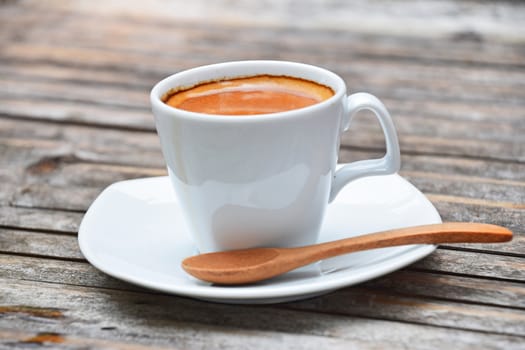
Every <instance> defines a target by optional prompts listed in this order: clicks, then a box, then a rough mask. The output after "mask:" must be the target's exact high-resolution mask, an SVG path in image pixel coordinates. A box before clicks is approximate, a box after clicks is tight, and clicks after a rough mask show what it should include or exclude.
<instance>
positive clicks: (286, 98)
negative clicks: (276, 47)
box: [163, 75, 334, 116]
mask: <svg viewBox="0 0 525 350" xmlns="http://www.w3.org/2000/svg"><path fill="white" fill-rule="evenodd" d="M333 95H334V92H333V90H332V89H331V88H329V87H327V86H324V85H321V84H318V83H315V82H313V81H309V80H304V79H299V78H293V77H287V76H273V75H257V76H253V77H247V78H235V79H225V80H219V81H214V82H208V83H203V84H199V85H196V86H193V87H191V88H189V89H184V90H177V91H170V92H168V93H167V94H166V95H165V96H164V98H163V101H164V102H165V103H166V104H168V105H169V106H172V107H175V108H178V109H183V110H187V111H191V112H198V113H206V114H217V115H232V116H234V115H236V116H241V115H254V114H267V113H277V112H284V111H289V110H292V109H298V108H303V107H307V106H311V105H313V104H316V103H319V102H321V101H324V100H326V99H328V98H330V97H332V96H333Z"/></svg>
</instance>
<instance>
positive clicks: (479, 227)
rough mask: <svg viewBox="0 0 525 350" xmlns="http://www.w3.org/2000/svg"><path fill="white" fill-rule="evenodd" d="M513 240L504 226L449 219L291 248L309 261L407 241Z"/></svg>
mask: <svg viewBox="0 0 525 350" xmlns="http://www.w3.org/2000/svg"><path fill="white" fill-rule="evenodd" d="M511 239H512V232H511V231H510V230H508V229H506V228H504V227H501V226H497V225H491V224H478V223H465V222H448V223H443V224H432V225H423V226H415V227H407V228H403V229H395V230H389V231H383V232H378V233H373V234H368V235H362V236H358V237H351V238H345V239H341V240H338V241H332V242H327V243H322V244H316V245H312V246H307V247H302V248H291V249H290V250H292V251H293V250H296V252H295V253H296V254H298V256H296V258H297V259H298V260H303V261H305V262H307V263H308V262H315V261H318V260H322V259H326V258H330V257H334V256H338V255H342V254H347V253H352V252H356V251H361V250H369V249H376V248H385V247H392V246H400V245H406V244H437V243H493V242H506V241H510V240H511Z"/></svg>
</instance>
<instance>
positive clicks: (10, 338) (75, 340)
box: [0, 329, 181, 350]
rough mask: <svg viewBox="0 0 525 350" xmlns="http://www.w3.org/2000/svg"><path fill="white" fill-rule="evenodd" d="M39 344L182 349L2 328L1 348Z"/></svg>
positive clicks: (132, 349) (131, 349)
mask: <svg viewBox="0 0 525 350" xmlns="http://www.w3.org/2000/svg"><path fill="white" fill-rule="evenodd" d="M37 346H45V347H51V346H52V347H53V349H70V350H76V349H78V350H81V349H82V350H83V349H122V350H152V349H158V350H162V349H181V348H180V347H177V346H173V345H171V344H169V345H168V344H166V347H164V346H162V347H161V346H158V345H152V346H148V345H138V344H134V343H132V342H121V341H115V340H107V339H94V338H89V337H85V336H84V337H79V336H71V335H66V334H63V333H56V332H35V331H34V330H29V329H28V330H27V331H26V332H21V331H20V330H8V329H0V349H17V348H31V347H37Z"/></svg>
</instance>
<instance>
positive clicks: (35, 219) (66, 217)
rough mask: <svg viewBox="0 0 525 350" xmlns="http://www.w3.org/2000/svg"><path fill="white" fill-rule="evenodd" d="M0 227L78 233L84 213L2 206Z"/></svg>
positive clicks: (0, 209) (0, 208)
mask: <svg viewBox="0 0 525 350" xmlns="http://www.w3.org/2000/svg"><path fill="white" fill-rule="evenodd" d="M0 213H2V215H0V227H4V228H5V227H9V228H20V229H30V230H40V231H45V230H48V231H54V232H63V233H72V234H76V232H77V231H78V227H79V224H80V221H81V220H82V217H83V216H84V213H73V212H68V211H60V210H56V209H53V210H43V209H32V208H14V207H8V206H4V207H0Z"/></svg>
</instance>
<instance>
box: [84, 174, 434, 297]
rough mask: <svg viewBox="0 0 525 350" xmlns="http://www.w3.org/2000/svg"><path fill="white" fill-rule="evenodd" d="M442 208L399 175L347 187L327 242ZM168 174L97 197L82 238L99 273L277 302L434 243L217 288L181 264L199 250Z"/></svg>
mask: <svg viewBox="0 0 525 350" xmlns="http://www.w3.org/2000/svg"><path fill="white" fill-rule="evenodd" d="M439 222H441V219H440V217H439V214H438V212H437V211H436V209H435V208H434V206H433V205H432V204H431V203H430V202H429V201H428V200H427V198H426V197H425V196H424V195H423V194H422V193H421V192H419V191H418V190H417V189H416V188H415V187H414V186H412V185H411V184H410V183H409V182H407V181H406V180H404V179H403V178H402V177H400V176H399V175H389V176H375V177H367V178H363V179H359V180H356V181H354V182H352V183H350V184H349V185H347V186H346V187H345V188H344V189H343V191H341V193H340V194H339V195H338V196H337V198H336V199H335V201H334V202H333V203H332V204H330V206H329V207H328V210H327V215H326V217H325V221H324V224H323V227H322V231H321V241H329V240H334V239H340V238H344V237H349V236H354V235H358V234H364V233H369V232H374V231H380V230H386V229H390V228H396V227H403V226H414V225H422V224H431V223H439ZM189 237H190V236H189V234H188V232H187V228H186V225H185V223H184V221H183V218H182V216H181V213H180V209H179V206H178V204H177V200H176V198H175V196H174V194H173V192H172V189H171V184H170V181H169V179H168V178H167V177H156V178H146V179H138V180H129V181H123V182H118V183H115V184H113V185H111V186H109V187H108V188H106V189H105V190H104V191H103V192H102V193H101V194H100V196H99V197H98V198H97V199H96V200H95V201H94V202H93V204H92V205H91V207H90V208H89V210H88V211H87V213H86V215H85V216H84V219H83V220H82V223H81V225H80V230H79V235H78V241H79V245H80V249H81V251H82V253H83V254H84V256H85V257H86V259H87V260H88V261H89V262H90V263H91V264H93V265H94V266H95V267H97V268H98V269H99V270H101V271H103V272H105V273H107V274H109V275H111V276H113V277H117V278H120V279H122V280H124V281H128V282H131V283H134V284H137V285H140V286H143V287H147V288H151V289H155V290H159V291H163V292H168V293H173V294H178V295H184V296H188V297H193V298H198V299H204V300H209V301H217V302H223V303H276V302H284V301H291V300H297V299H304V298H309V297H312V296H316V295H320V294H324V293H328V292H330V291H332V290H335V289H338V288H341V287H344V286H349V285H353V284H356V283H360V282H363V281H366V280H369V279H372V278H375V277H378V276H381V275H384V274H386V273H389V272H391V271H394V270H397V269H399V268H401V267H404V266H406V265H408V264H410V263H412V262H414V261H416V260H418V259H421V258H423V257H425V256H427V255H428V254H430V253H431V252H432V251H434V249H435V248H436V246H434V245H412V246H402V247H392V248H383V249H376V250H371V251H366V252H359V253H353V254H348V255H346V256H343V257H337V258H333V259H329V260H325V261H323V262H321V263H318V264H314V265H311V266H309V267H306V268H303V269H300V270H297V271H294V272H290V273H288V274H286V275H283V276H281V277H277V278H274V279H272V280H269V281H266V282H261V283H259V284H255V285H249V286H237V287H224V286H215V285H210V284H207V283H204V282H201V281H198V280H196V279H194V278H192V277H190V276H189V275H187V274H186V273H185V272H184V271H183V270H182V268H181V267H180V264H181V261H182V260H183V259H184V258H186V257H187V256H190V255H194V254H195V253H196V250H195V248H194V246H193V244H192V241H191V239H190V238H189Z"/></svg>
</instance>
